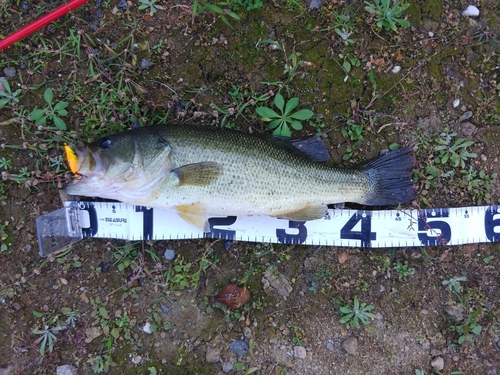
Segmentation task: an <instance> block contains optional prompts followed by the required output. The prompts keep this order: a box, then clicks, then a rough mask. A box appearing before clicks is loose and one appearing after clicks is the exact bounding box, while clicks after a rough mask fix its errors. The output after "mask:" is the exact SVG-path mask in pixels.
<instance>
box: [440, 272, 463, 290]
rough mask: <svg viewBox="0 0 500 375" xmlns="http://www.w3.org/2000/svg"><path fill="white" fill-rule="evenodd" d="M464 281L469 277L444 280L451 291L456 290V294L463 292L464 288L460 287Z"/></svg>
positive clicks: (444, 283)
mask: <svg viewBox="0 0 500 375" xmlns="http://www.w3.org/2000/svg"><path fill="white" fill-rule="evenodd" d="M462 281H467V277H466V276H455V277H452V278H451V279H449V280H444V281H443V285H446V286H447V287H448V290H449V291H451V290H452V289H454V290H455V292H457V293H460V292H461V291H462V286H461V285H460V282H462Z"/></svg>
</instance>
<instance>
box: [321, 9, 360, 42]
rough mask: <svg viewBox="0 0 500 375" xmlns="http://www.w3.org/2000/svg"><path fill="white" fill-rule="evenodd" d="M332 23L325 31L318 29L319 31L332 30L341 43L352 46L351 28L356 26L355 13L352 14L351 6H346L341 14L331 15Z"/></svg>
mask: <svg viewBox="0 0 500 375" xmlns="http://www.w3.org/2000/svg"><path fill="white" fill-rule="evenodd" d="M333 17H334V21H333V24H332V25H331V26H329V27H327V28H325V29H320V30H319V31H328V30H332V29H333V31H335V33H336V34H337V35H338V36H339V37H340V39H341V40H342V43H344V44H345V45H350V44H354V40H353V39H351V35H352V33H353V30H352V29H353V28H354V26H356V12H352V6H348V7H346V8H345V9H344V11H343V12H342V13H337V12H336V11H334V13H333Z"/></svg>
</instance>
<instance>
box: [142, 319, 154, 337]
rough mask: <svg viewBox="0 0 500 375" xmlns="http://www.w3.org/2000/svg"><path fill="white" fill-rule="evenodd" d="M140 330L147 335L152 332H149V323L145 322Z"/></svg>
mask: <svg viewBox="0 0 500 375" xmlns="http://www.w3.org/2000/svg"><path fill="white" fill-rule="evenodd" d="M141 330H142V331H143V332H145V333H147V334H149V335H150V334H152V333H153V331H151V323H150V322H146V324H144V327H141Z"/></svg>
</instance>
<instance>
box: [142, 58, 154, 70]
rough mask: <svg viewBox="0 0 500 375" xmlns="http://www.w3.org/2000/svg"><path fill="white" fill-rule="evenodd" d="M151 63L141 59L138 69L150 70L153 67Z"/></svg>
mask: <svg viewBox="0 0 500 375" xmlns="http://www.w3.org/2000/svg"><path fill="white" fill-rule="evenodd" d="M153 65H154V64H153V62H152V61H151V60H148V59H146V58H144V59H142V60H141V63H140V65H139V67H140V68H141V69H142V70H148V69H149V68H151V67H152V66H153Z"/></svg>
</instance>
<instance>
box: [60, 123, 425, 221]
mask: <svg viewBox="0 0 500 375" xmlns="http://www.w3.org/2000/svg"><path fill="white" fill-rule="evenodd" d="M322 145H323V147H324V144H322ZM75 156H76V158H77V164H76V163H75V164H74V165H75V166H74V168H75V169H77V171H76V172H77V176H78V178H77V179H75V180H73V181H71V182H70V183H69V184H68V185H67V186H66V188H65V190H66V192H67V193H68V194H71V195H81V196H89V197H101V198H110V199H115V200H119V201H121V202H124V203H129V204H134V205H143V206H148V207H153V208H160V209H174V210H176V211H177V213H178V214H179V215H180V216H181V217H182V218H183V219H184V220H186V221H188V222H189V223H191V224H192V225H194V226H196V227H198V228H202V229H203V230H204V231H208V225H207V219H208V218H209V217H213V216H229V215H234V216H251V215H267V216H273V217H279V218H284V219H289V220H295V221H307V220H314V219H320V218H322V217H323V216H324V215H325V213H326V210H327V208H328V207H327V205H328V204H333V203H341V202H353V203H360V204H364V205H373V206H397V205H399V204H407V203H410V202H411V201H413V200H414V199H415V197H416V193H415V188H414V185H413V181H412V179H411V175H412V169H413V163H414V160H413V155H412V150H411V149H410V148H403V149H399V150H396V151H392V152H389V153H387V154H386V155H384V156H381V157H378V158H376V159H373V160H370V161H368V162H365V163H362V164H359V165H357V166H355V167H354V168H352V169H340V168H333V167H331V166H328V165H326V164H323V163H318V162H315V161H313V160H311V159H310V157H308V156H307V155H306V154H305V153H302V152H301V151H299V150H298V149H297V148H296V147H294V146H293V145H291V143H290V142H287V141H285V140H282V139H275V138H273V137H271V136H269V135H252V134H247V133H243V132H239V131H234V130H227V129H220V128H214V127H208V126H187V125H176V126H174V125H153V126H147V127H142V128H136V129H133V130H127V131H123V132H121V133H117V134H113V135H110V136H107V137H105V138H102V139H100V140H97V141H95V142H92V143H90V144H87V145H85V146H82V147H79V148H77V149H76V155H75ZM74 162H75V161H74Z"/></svg>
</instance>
